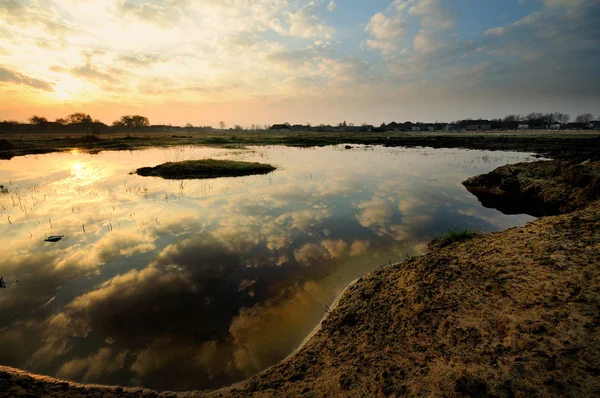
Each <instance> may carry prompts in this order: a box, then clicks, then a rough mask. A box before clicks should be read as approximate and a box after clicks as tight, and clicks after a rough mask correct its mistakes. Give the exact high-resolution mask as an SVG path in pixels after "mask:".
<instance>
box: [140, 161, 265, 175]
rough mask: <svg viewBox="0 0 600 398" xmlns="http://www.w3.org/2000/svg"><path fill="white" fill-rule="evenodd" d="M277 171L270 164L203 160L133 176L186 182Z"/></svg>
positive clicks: (150, 169) (144, 169) (167, 165)
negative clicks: (185, 180)
mask: <svg viewBox="0 0 600 398" xmlns="http://www.w3.org/2000/svg"><path fill="white" fill-rule="evenodd" d="M275 169H276V168H275V167H273V166H271V165H270V164H263V163H253V162H239V161H233V160H216V159H202V160H185V161H182V162H167V163H163V164H160V165H158V166H156V167H142V168H139V169H137V170H135V171H134V172H131V174H137V175H140V176H143V177H162V178H165V179H172V180H184V179H204V178H219V177H242V176H249V175H255V174H267V173H270V172H272V171H274V170H275Z"/></svg>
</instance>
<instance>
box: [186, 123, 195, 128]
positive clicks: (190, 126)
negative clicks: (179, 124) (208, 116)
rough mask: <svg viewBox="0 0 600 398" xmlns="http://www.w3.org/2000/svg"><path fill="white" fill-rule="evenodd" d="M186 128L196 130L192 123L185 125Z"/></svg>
mask: <svg viewBox="0 0 600 398" xmlns="http://www.w3.org/2000/svg"><path fill="white" fill-rule="evenodd" d="M185 128H186V129H193V128H194V125H193V124H192V123H187V124H186V125H185Z"/></svg>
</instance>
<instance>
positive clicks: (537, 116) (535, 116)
mask: <svg viewBox="0 0 600 398" xmlns="http://www.w3.org/2000/svg"><path fill="white" fill-rule="evenodd" d="M525 118H526V119H527V120H529V121H531V120H540V119H543V118H544V114H543V113H541V112H531V113H530V114H528V115H527V116H525Z"/></svg>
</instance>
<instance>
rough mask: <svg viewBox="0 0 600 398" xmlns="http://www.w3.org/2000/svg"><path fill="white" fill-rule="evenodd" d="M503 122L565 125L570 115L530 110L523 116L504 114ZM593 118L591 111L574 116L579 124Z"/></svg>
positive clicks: (588, 121) (586, 122)
mask: <svg viewBox="0 0 600 398" xmlns="http://www.w3.org/2000/svg"><path fill="white" fill-rule="evenodd" d="M501 120H502V121H503V122H529V121H538V120H539V121H542V122H543V123H545V124H554V123H560V124H562V125H566V124H567V123H569V121H570V120H571V116H569V115H567V114H566V113H562V112H553V113H541V112H531V113H529V114H527V115H525V116H521V115H518V114H512V115H508V116H505V117H504V118H503V119H501ZM593 120H594V115H592V114H591V113H583V114H581V115H577V117H576V118H575V123H580V124H589V123H590V122H592V121H593Z"/></svg>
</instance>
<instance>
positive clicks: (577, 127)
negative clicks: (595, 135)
mask: <svg viewBox="0 0 600 398" xmlns="http://www.w3.org/2000/svg"><path fill="white" fill-rule="evenodd" d="M588 127H589V126H588V125H587V124H585V123H568V124H567V129H569V130H584V129H587V128H588Z"/></svg>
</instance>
